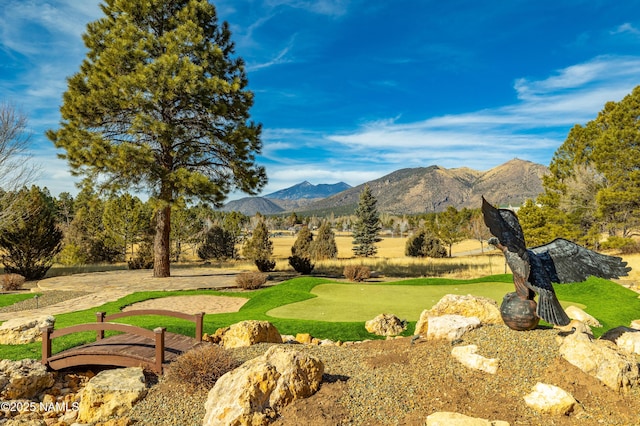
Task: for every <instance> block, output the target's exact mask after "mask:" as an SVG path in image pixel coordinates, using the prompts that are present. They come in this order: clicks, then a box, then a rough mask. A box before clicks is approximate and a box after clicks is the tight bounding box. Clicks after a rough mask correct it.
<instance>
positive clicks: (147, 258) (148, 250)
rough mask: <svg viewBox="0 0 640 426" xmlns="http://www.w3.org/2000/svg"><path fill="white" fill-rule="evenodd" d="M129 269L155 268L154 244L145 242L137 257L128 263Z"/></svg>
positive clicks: (141, 245)
mask: <svg viewBox="0 0 640 426" xmlns="http://www.w3.org/2000/svg"><path fill="white" fill-rule="evenodd" d="M128 264H129V269H151V268H153V244H151V243H150V242H148V241H143V242H142V243H141V244H140V248H139V249H138V252H137V253H136V255H135V257H133V258H131V259H130V260H129V262H128Z"/></svg>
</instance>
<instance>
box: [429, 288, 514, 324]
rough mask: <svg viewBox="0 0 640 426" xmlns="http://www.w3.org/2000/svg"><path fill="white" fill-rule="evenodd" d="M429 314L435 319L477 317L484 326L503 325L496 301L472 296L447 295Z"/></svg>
mask: <svg viewBox="0 0 640 426" xmlns="http://www.w3.org/2000/svg"><path fill="white" fill-rule="evenodd" d="M428 312H429V314H428V315H429V316H433V317H439V316H442V315H462V316H463V317H476V318H478V319H479V320H480V322H481V323H482V324H502V318H501V316H500V309H499V308H498V304H497V303H496V301H495V300H493V299H489V298H488V297H480V296H472V295H470V294H469V295H466V296H462V295H459V294H446V295H444V296H443V297H442V299H440V300H439V301H438V303H436V304H435V305H434V306H433V307H432V308H431V309H429V310H428Z"/></svg>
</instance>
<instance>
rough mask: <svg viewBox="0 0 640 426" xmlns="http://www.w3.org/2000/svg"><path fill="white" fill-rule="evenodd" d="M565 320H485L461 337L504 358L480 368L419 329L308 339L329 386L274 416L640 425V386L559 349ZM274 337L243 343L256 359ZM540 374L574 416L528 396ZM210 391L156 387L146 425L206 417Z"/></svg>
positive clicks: (139, 421)
mask: <svg viewBox="0 0 640 426" xmlns="http://www.w3.org/2000/svg"><path fill="white" fill-rule="evenodd" d="M557 333H558V332H557V330H552V329H537V330H533V331H528V332H516V331H513V330H510V329H509V328H507V327H506V326H485V327H482V328H480V329H478V330H475V331H473V332H471V333H468V334H467V335H465V336H464V337H463V339H461V341H458V342H455V345H467V344H476V345H478V353H479V354H481V355H482V356H485V357H488V358H498V359H499V360H500V368H499V371H498V373H497V374H495V375H491V374H487V373H483V372H479V371H472V370H469V369H467V368H465V367H464V366H462V365H461V364H459V363H458V362H457V361H456V360H455V359H454V358H453V357H452V356H451V348H452V346H453V344H452V343H451V342H448V341H425V340H418V341H417V342H416V343H415V344H411V339H410V338H402V339H395V340H388V341H371V342H364V343H359V344H353V345H348V346H341V347H334V346H322V347H318V346H302V345H301V346H299V349H300V350H301V351H305V352H308V353H310V354H312V355H314V356H316V357H317V358H319V359H321V360H322V361H323V362H324V364H325V375H324V378H323V384H322V387H321V389H320V390H319V391H318V392H317V393H316V394H315V395H313V396H312V397H310V398H307V399H305V400H300V401H296V402H295V403H294V404H292V405H290V406H289V407H287V408H285V410H284V411H283V412H282V413H280V418H278V419H277V420H276V421H275V423H274V425H278V426H285V425H289V426H290V425H300V424H307V425H311V426H313V425H424V422H425V419H426V417H427V416H428V415H429V414H431V413H433V412H435V411H455V412H459V413H463V414H466V415H470V416H474V417H481V418H485V419H489V420H503V421H507V422H509V423H510V424H511V425H602V424H607V425H637V424H640V391H639V390H638V389H637V388H636V389H635V390H633V391H631V392H630V393H628V394H626V395H623V394H618V393H617V392H614V391H612V390H609V389H608V388H606V387H605V386H604V385H602V384H601V383H600V382H599V381H597V380H596V379H593V378H591V377H589V376H587V375H586V374H584V373H582V372H581V371H580V370H578V369H577V368H575V367H573V366H572V365H570V364H568V363H567V362H566V361H564V360H563V359H561V358H560V357H559V356H558V349H557V348H558V343H557V341H556V337H557ZM268 347H269V345H266V344H260V345H255V346H252V347H249V348H239V349H233V350H232V352H233V354H234V356H236V357H237V358H238V359H241V360H248V359H251V358H253V357H255V356H258V355H261V354H262V353H264V351H265V350H266V349H267V348H268ZM537 382H544V383H549V384H554V385H556V386H560V387H561V388H563V389H565V390H566V391H568V392H569V393H571V394H572V395H573V396H574V397H575V398H576V399H577V400H578V401H579V406H578V407H577V409H576V410H575V411H574V412H573V413H572V414H571V415H569V416H562V417H549V416H540V415H539V414H537V413H536V412H535V411H533V410H531V409H529V408H528V407H527V406H526V405H525V403H524V401H523V396H524V395H526V394H528V393H530V392H531V390H532V387H533V386H534V385H535V384H536V383H537ZM206 397H207V391H206V390H202V391H195V392H193V391H191V392H187V391H185V390H183V389H180V388H179V387H178V386H177V385H175V384H172V383H170V382H167V381H162V380H161V381H160V383H159V384H157V385H155V386H153V387H152V388H151V389H150V392H149V394H148V396H147V397H146V398H145V399H144V400H143V401H142V402H140V403H139V404H138V405H136V406H135V407H134V410H133V413H132V414H131V419H132V420H133V421H134V424H136V425H166V424H181V425H200V424H201V422H202V418H203V416H204V403H205V401H206Z"/></svg>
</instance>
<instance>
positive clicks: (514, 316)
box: [500, 293, 540, 331]
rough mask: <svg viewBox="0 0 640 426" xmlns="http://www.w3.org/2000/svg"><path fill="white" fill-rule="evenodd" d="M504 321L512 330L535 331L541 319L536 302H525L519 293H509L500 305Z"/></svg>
mask: <svg viewBox="0 0 640 426" xmlns="http://www.w3.org/2000/svg"><path fill="white" fill-rule="evenodd" d="M500 315H501V316H502V321H504V323H505V324H507V326H508V327H509V328H510V329H512V330H517V331H526V330H533V329H534V328H536V326H537V325H538V322H539V321H540V318H539V317H538V316H537V315H536V302H535V301H533V300H524V299H521V298H520V297H518V294H517V293H507V295H506V296H504V299H502V304H501V305H500Z"/></svg>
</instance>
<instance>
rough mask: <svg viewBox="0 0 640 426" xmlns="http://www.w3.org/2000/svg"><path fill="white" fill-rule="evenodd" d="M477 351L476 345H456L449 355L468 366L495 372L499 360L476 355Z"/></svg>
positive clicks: (490, 372)
mask: <svg viewBox="0 0 640 426" xmlns="http://www.w3.org/2000/svg"><path fill="white" fill-rule="evenodd" d="M477 351H478V346H476V345H466V346H456V347H454V348H453V349H452V350H451V355H453V357H454V358H455V359H457V360H458V361H460V362H461V363H462V364H463V365H465V366H467V367H469V368H472V369H474V370H480V371H484V372H486V373H489V374H496V372H497V371H498V366H499V365H500V361H498V360H497V359H495V358H485V357H483V356H481V355H478V354H476V352H477Z"/></svg>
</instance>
